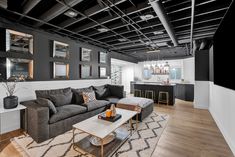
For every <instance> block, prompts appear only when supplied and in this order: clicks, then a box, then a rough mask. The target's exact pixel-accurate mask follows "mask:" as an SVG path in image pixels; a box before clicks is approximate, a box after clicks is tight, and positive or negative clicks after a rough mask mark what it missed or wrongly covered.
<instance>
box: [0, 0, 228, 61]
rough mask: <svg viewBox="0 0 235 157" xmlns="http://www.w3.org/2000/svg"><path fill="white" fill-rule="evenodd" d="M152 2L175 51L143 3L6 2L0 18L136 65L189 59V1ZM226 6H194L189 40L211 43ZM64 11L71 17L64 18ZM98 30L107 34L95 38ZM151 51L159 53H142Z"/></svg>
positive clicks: (207, 1) (214, 2) (211, 1)
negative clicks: (116, 54)
mask: <svg viewBox="0 0 235 157" xmlns="http://www.w3.org/2000/svg"><path fill="white" fill-rule="evenodd" d="M152 1H153V0H150V2H152ZM156 1H157V2H158V3H160V5H161V6H162V8H163V11H165V13H166V17H167V18H168V19H169V22H170V25H171V26H172V29H173V32H174V35H175V36H176V40H177V41H178V43H179V44H178V45H177V46H174V45H173V44H172V40H171V38H170V36H169V35H168V33H167V30H166V29H165V27H164V26H163V24H162V22H161V21H160V20H159V19H160V17H159V16H158V15H159V14H158V15H157V14H156V13H155V11H154V9H153V7H152V5H151V4H150V2H149V0H49V1H48V0H8V7H7V9H4V8H1V7H0V16H2V17H3V18H6V19H8V20H11V21H14V22H18V23H21V24H24V25H27V26H30V27H33V28H37V29H43V30H45V31H48V32H53V33H57V34H59V35H62V36H68V37H70V38H72V39H75V40H81V41H86V42H89V43H91V44H93V45H97V46H100V47H103V48H107V49H108V50H111V51H116V52H119V53H123V54H127V55H130V56H132V57H135V58H136V59H138V60H139V61H142V60H146V59H158V58H159V55H160V56H162V58H172V57H175V58H177V57H184V56H189V55H190V29H191V8H192V7H191V6H192V2H191V0H161V1H160V0H159V1H158V0H156ZM231 1H232V0H196V1H195V16H194V25H193V26H194V29H193V30H194V31H193V38H194V39H205V38H207V39H210V38H212V36H213V34H214V33H215V31H216V29H217V27H218V26H219V23H220V21H221V19H222V18H223V16H224V14H225V13H226V11H227V9H228V7H229V5H230V3H231ZM68 10H69V11H72V12H74V13H76V14H77V16H76V17H69V16H67V15H65V12H67V11H68ZM144 15H153V17H152V18H151V19H147V20H143V19H141V18H140V17H141V16H144ZM99 28H105V29H107V31H106V32H100V31H99V30H98V29H99ZM154 32H155V33H157V34H154ZM120 40H122V41H120ZM153 50H160V52H158V53H155V52H153V53H146V52H149V51H153Z"/></svg>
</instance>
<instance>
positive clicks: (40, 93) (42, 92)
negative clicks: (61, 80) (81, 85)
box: [35, 87, 71, 99]
mask: <svg viewBox="0 0 235 157" xmlns="http://www.w3.org/2000/svg"><path fill="white" fill-rule="evenodd" d="M67 92H71V88H70V87H68V88H60V89H51V90H36V91H35V93H36V97H37V98H46V99H49V98H50V95H55V94H64V93H67Z"/></svg>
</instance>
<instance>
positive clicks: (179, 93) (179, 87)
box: [175, 84, 194, 101]
mask: <svg viewBox="0 0 235 157" xmlns="http://www.w3.org/2000/svg"><path fill="white" fill-rule="evenodd" d="M175 97H176V98H177V99H181V100H185V101H193V100H194V85H193V84H176V88H175Z"/></svg>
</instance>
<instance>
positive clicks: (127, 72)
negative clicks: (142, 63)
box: [111, 58, 138, 94]
mask: <svg viewBox="0 0 235 157" xmlns="http://www.w3.org/2000/svg"><path fill="white" fill-rule="evenodd" d="M112 65H118V66H121V67H122V85H123V86H124V90H125V91H126V92H127V94H128V93H130V82H131V81H134V74H135V70H136V68H135V67H136V65H137V64H135V63H131V62H127V61H123V60H119V59H114V58H111V66H112ZM137 71H138V68H137Z"/></svg>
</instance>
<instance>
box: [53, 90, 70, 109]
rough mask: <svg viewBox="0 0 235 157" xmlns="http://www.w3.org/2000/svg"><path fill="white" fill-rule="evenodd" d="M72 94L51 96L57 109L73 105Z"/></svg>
mask: <svg viewBox="0 0 235 157" xmlns="http://www.w3.org/2000/svg"><path fill="white" fill-rule="evenodd" d="M72 96H73V94H72V92H67V93H64V94H55V95H50V100H51V101H52V102H53V103H54V105H55V106H56V107H59V106H63V105H67V104H71V101H72Z"/></svg>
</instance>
